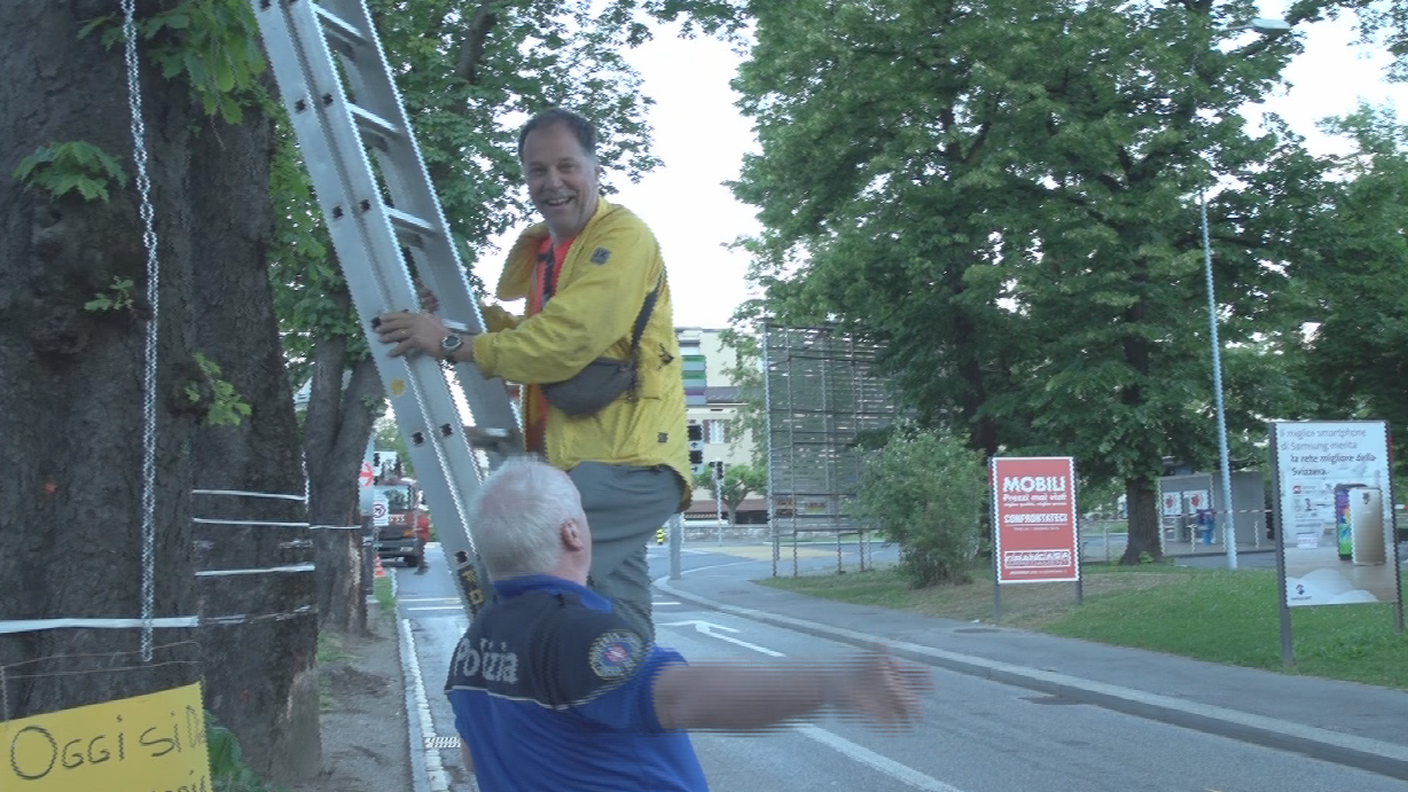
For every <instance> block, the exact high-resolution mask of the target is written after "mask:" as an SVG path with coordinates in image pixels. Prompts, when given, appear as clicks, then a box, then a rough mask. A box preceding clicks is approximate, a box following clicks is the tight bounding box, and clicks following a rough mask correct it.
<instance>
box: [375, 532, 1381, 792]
mask: <svg viewBox="0 0 1408 792" xmlns="http://www.w3.org/2000/svg"><path fill="white" fill-rule="evenodd" d="M808 550H809V551H808V552H805V553H799V558H798V564H799V566H801V567H802V568H804V569H805V568H823V567H827V566H830V567H833V568H834V566H835V564H836V563H837V561H836V549H835V545H830V546H828V547H827V548H826V549H825V550H824V551H823V550H822V549H821V548H819V547H815V548H809V549H808ZM650 552H651V561H652V571H653V572H654V573H655V574H656V575H657V576H659V575H665V574H668V571H669V560H668V554H667V549H666V548H663V547H652V548H651V551H650ZM789 552H790V549H789ZM432 558H433V559H434V561H433V562H432V564H433V565H432V569H431V573H430V574H427V575H423V576H415V575H412V574H411V570H405V569H399V568H397V569H395V570H394V571H393V574H395V575H396V576H397V582H398V586H399V592H398V599H399V608H400V611H401V615H402V617H403V618H404V619H405V623H406V624H407V625H408V626H409V629H410V636H411V639H412V641H413V642H414V645H415V652H416V657H417V659H418V661H419V673H420V675H421V677H422V678H423V680H424V687H425V689H426V690H425V693H426V696H425V701H426V705H427V707H428V712H427V722H428V723H430V724H431V726H430V729H429V731H430V732H432V733H430V734H427V735H426V736H427V737H439V738H447V737H453V736H454V734H455V732H454V726H453V719H452V715H451V713H450V709H449V706H448V704H447V703H446V702H445V699H444V697H443V695H441V694H440V688H441V686H442V685H443V680H444V676H445V667H446V664H447V663H448V660H449V657H450V655H451V653H452V652H453V649H454V646H455V643H456V642H457V641H458V639H459V636H460V634H461V633H462V632H463V631H464V629H465V626H466V620H465V617H464V615H463V613H462V612H461V611H460V608H459V604H458V602H457V601H456V600H454V599H453V594H452V590H451V581H450V579H449V576H448V575H447V574H446V572H445V568H444V563H443V561H441V560H440V559H439V558H438V557H437V556H435V555H432ZM789 560H790V559H789ZM842 563H843V565H847V564H849V567H850V568H856V567H855V563H856V561H855V547H854V545H850V546H843V547H842ZM771 566H772V559H771V549H770V548H769V547H766V546H763V547H753V548H748V547H722V548H721V547H718V546H716V545H712V544H709V543H702V544H695V545H693V546H691V547H689V548H686V550H685V552H684V553H683V554H682V567H683V569H684V574H685V575H719V576H726V577H728V578H730V579H737V580H749V579H756V578H759V577H764V576H767V575H768V574H770V572H771ZM785 572H786V573H790V568H789V569H786V570H785ZM655 618H656V624H657V631H658V638H659V641H660V643H662V644H664V645H668V646H672V647H674V648H676V649H678V650H680V651H681V652H682V653H683V654H684V655H685V656H686V657H689V658H694V659H703V658H736V659H740V660H745V659H746V660H767V659H768V658H778V657H783V658H792V657H816V656H822V657H825V656H835V655H838V654H844V653H847V652H849V651H851V650H850V649H849V648H848V647H844V646H841V645H838V644H836V643H834V642H831V641H828V640H826V639H823V638H818V637H814V636H810V635H805V634H802V633H797V632H792V631H790V630H785V629H780V628H777V627H772V626H767V625H763V624H760V623H758V622H753V621H750V620H748V619H745V618H741V617H738V616H733V615H730V614H724V613H720V612H717V611H712V610H707V609H702V608H699V607H697V606H694V605H692V604H689V603H683V602H678V601H674V600H670V599H667V598H664V597H657V600H656V602H655ZM851 627H852V628H853V629H856V630H864V629H865V625H864V624H855V625H851ZM774 661H775V660H774ZM933 673H934V680H935V682H936V685H935V689H934V692H933V693H932V694H931V695H930V696H929V697H928V698H927V699H926V702H925V708H926V718H925V722H924V724H923V725H922V726H921V727H919V728H917V729H915V730H912V731H909V732H905V733H900V734H891V733H880V732H876V731H872V730H870V729H868V728H866V727H864V726H861V725H859V724H855V723H849V722H842V721H838V720H835V719H831V720H827V721H823V722H821V723H818V724H815V725H808V726H800V727H795V726H794V727H790V728H787V729H784V730H778V731H774V732H768V733H764V734H760V735H748V736H736V735H722V734H697V735H694V744H695V746H696V749H697V751H698V753H699V756H700V761H701V763H702V764H703V765H704V769H705V772H706V773H707V774H708V777H709V779H710V783H711V787H712V788H713V789H715V790H721V791H722V790H729V791H732V792H774V791H775V790H804V789H805V790H818V789H837V790H848V792H849V791H855V792H891V791H892V790H914V789H917V790H934V791H935V792H1034V791H1036V790H1040V791H1041V792H1130V791H1131V790H1141V791H1142V792H1185V791H1188V790H1191V791H1192V792H1284V790H1292V789H1293V790H1297V792H1347V791H1348V790H1354V792H1391V791H1392V792H1401V790H1402V782H1401V781H1397V780H1393V779H1389V778H1385V777H1382V776H1378V775H1374V774H1371V773H1367V772H1363V771H1359V770H1354V769H1350V768H1346V767H1344V766H1341V765H1335V764H1329V763H1325V762H1320V761H1316V760H1313V759H1309V758H1306V757H1304V756H1300V755H1297V754H1291V753H1283V752H1280V751H1275V750H1271V749H1267V748H1261V747H1257V746H1254V745H1249V744H1246V743H1241V742H1238V741H1235V740H1231V739H1227V738H1222V737H1216V736H1211V735H1206V734H1201V733H1198V732H1194V731H1191V730H1188V729H1182V728H1178V727H1173V726H1168V725H1165V724H1162V723H1158V722H1154V721H1150V720H1144V719H1140V718H1136V717H1133V716H1129V715H1124V714H1120V713H1117V712H1113V711H1110V710H1105V709H1102V708H1098V707H1092V706H1088V705H1082V704H1075V703H1072V702H1069V701H1064V700H1062V699H1059V698H1052V697H1049V696H1043V695H1039V694H1035V693H1033V692H1032V691H1030V690H1027V689H1023V688H1016V687H1010V686H1007V685H1002V684H999V683H995V682H991V681H987V680H984V679H980V678H977V677H972V676H967V675H963V674H957V673H953V672H949V671H945V670H942V669H935V670H934V672H933ZM412 698H414V697H412ZM413 717H415V715H414V714H413ZM430 752H431V753H434V754H435V758H434V759H432V760H431V764H437V762H438V763H440V764H443V765H444V766H445V770H446V775H447V777H448V780H449V784H448V788H449V789H451V790H455V792H460V791H461V790H469V789H473V787H472V786H471V785H469V784H468V783H467V782H466V781H465V780H464V778H463V774H462V772H461V771H460V770H459V755H458V749H431V751H430ZM431 777H432V778H435V777H438V776H435V775H434V774H431ZM444 788H445V787H444V786H441V787H440V789H444ZM418 792H424V790H418Z"/></svg>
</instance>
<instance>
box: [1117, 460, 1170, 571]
mask: <svg viewBox="0 0 1408 792" xmlns="http://www.w3.org/2000/svg"><path fill="white" fill-rule="evenodd" d="M1124 493H1125V500H1126V505H1127V507H1128V509H1129V541H1128V543H1127V544H1126V545H1125V548H1124V555H1123V556H1121V557H1120V563H1121V564H1127V565H1131V566H1132V565H1134V564H1138V563H1139V561H1140V559H1139V556H1140V555H1141V554H1143V553H1148V554H1149V558H1150V559H1151V560H1153V561H1162V560H1163V558H1164V551H1163V547H1162V544H1163V543H1162V542H1160V541H1159V511H1158V506H1159V499H1158V495H1157V493H1155V492H1154V488H1153V487H1151V486H1149V482H1147V481H1137V480H1134V479H1131V480H1129V481H1126V482H1125V488H1124Z"/></svg>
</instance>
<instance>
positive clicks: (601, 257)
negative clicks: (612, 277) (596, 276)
mask: <svg viewBox="0 0 1408 792" xmlns="http://www.w3.org/2000/svg"><path fill="white" fill-rule="evenodd" d="M609 258H611V251H610V250H607V249H606V248H604V247H599V248H597V249H596V250H593V251H592V263H593V264H605V263H606V260H607V259H609Z"/></svg>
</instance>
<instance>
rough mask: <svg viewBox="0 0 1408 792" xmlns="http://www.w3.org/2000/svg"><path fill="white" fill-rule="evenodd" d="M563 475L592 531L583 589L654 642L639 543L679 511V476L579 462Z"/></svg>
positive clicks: (661, 470)
mask: <svg viewBox="0 0 1408 792" xmlns="http://www.w3.org/2000/svg"><path fill="white" fill-rule="evenodd" d="M567 475H568V476H570V477H571V479H572V482H573V483H574V484H576V485H577V490H578V491H579V492H581V494H582V509H583V511H585V512H586V513H587V524H588V525H589V526H590V527H591V532H592V568H591V576H590V578H589V579H588V581H587V585H589V586H591V588H592V589H593V590H594V591H596V592H597V593H598V594H601V595H602V596H604V597H608V598H610V599H611V601H612V606H613V608H614V610H615V611H616V613H618V614H620V615H621V617H622V618H623V619H625V620H626V623H627V624H629V625H630V626H631V627H632V628H633V629H635V630H637V631H638V632H639V633H640V634H641V636H642V637H644V638H645V639H646V640H647V641H654V640H655V624H654V622H652V621H651V618H650V569H649V567H647V565H646V561H645V544H646V542H647V541H649V539H650V537H651V536H652V535H653V534H654V533H655V530H656V529H657V528H659V527H660V526H661V525H664V524H665V521H666V520H668V519H670V515H672V514H674V513H675V512H677V511H679V507H680V487H681V486H683V485H682V484H681V482H680V477H679V475H678V474H677V473H675V471H674V470H672V469H671V468H668V467H634V466H630V465H608V464H605V463H602V462H583V463H581V464H579V465H577V466H576V467H574V468H572V470H571V471H569V472H568V474H567Z"/></svg>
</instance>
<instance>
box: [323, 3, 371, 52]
mask: <svg viewBox="0 0 1408 792" xmlns="http://www.w3.org/2000/svg"><path fill="white" fill-rule="evenodd" d="M313 11H314V13H316V14H317V15H318V21H319V22H321V23H322V25H323V32H324V33H326V34H327V37H328V39H329V40H330V42H331V43H332V45H333V49H336V50H338V51H340V52H341V53H342V54H343V55H346V56H348V57H352V53H353V50H354V49H355V48H356V47H360V46H362V45H364V44H366V43H367V37H366V36H364V35H362V31H360V30H358V29H357V28H355V27H352V26H351V25H349V24H347V23H346V22H344V21H343V20H342V18H341V17H339V16H337V15H336V14H334V13H333V12H331V11H329V10H327V9H326V8H323V7H322V6H321V5H318V4H316V3H314V4H313Z"/></svg>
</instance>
